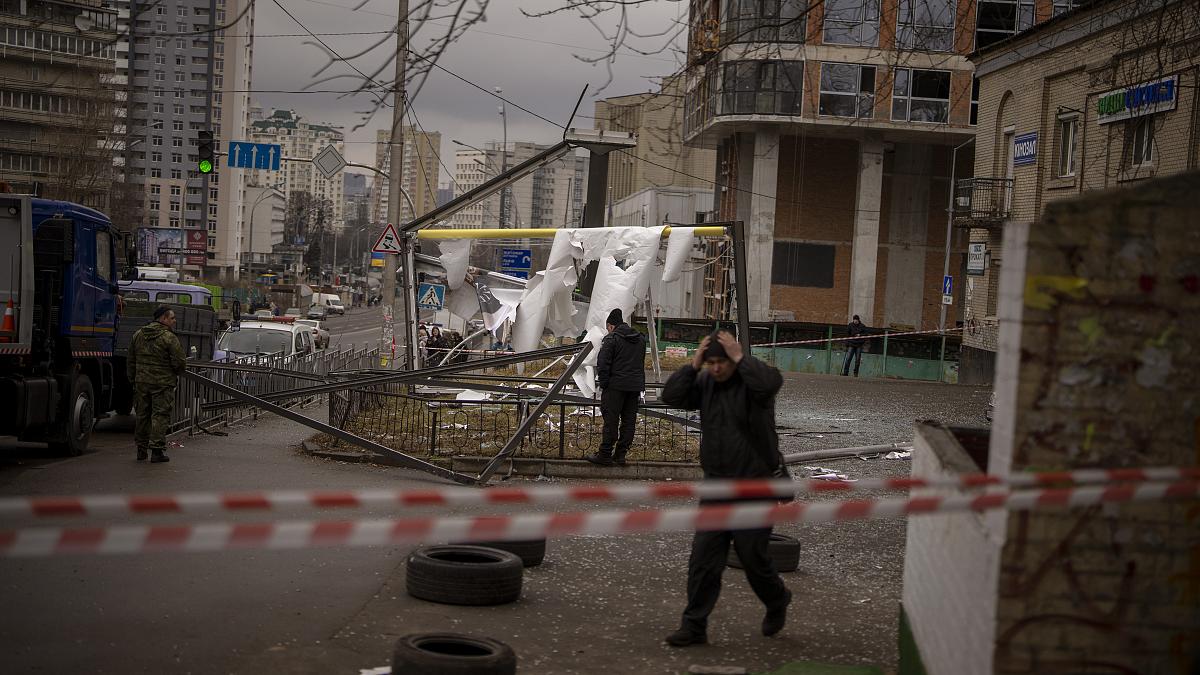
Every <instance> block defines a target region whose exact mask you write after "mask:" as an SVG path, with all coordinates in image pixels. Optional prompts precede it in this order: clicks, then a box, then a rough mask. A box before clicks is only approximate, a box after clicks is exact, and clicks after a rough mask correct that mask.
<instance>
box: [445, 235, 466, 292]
mask: <svg viewBox="0 0 1200 675" xmlns="http://www.w3.org/2000/svg"><path fill="white" fill-rule="evenodd" d="M438 250H440V251H441V255H440V256H438V257H439V259H441V261H442V267H443V268H445V270H446V285H447V286H449V287H450V290H452V291H453V290H455V289H457V288H458V287H459V286H462V284H463V281H464V280H465V279H466V276H467V264H468V263H469V262H470V259H471V240H470V239H443V240H442V241H440V242H438Z"/></svg>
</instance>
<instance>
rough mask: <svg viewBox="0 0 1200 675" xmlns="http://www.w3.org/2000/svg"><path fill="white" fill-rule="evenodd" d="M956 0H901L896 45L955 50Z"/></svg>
mask: <svg viewBox="0 0 1200 675" xmlns="http://www.w3.org/2000/svg"><path fill="white" fill-rule="evenodd" d="M956 6H957V3H956V2H954V1H953V0H900V12H899V14H898V15H897V19H896V48H897V49H914V50H919V51H929V52H948V51H951V50H953V49H954V10H955V7H956Z"/></svg>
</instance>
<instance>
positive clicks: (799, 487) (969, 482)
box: [0, 467, 1200, 518]
mask: <svg viewBox="0 0 1200 675" xmlns="http://www.w3.org/2000/svg"><path fill="white" fill-rule="evenodd" d="M1185 480H1200V468H1190V467H1189V468H1176V467H1153V468H1142V469H1082V470H1078V471H1051V472H1043V473H1018V474H1013V475H1010V476H994V475H990V474H964V475H961V476H950V477H939V478H875V479H869V478H868V479H861V480H857V481H844V480H813V479H804V480H796V481H786V480H783V481H768V480H738V481H700V482H696V483H628V484H618V485H591V486H569V485H534V486H529V487H494V488H486V489H482V490H480V489H475V488H463V487H445V488H437V489H425V490H345V491H298V490H285V491H264V492H244V493H215V492H211V493H206V492H200V493H181V494H174V495H132V496H130V495H94V496H82V497H9V498H3V499H0V518H19V517H59V516H85V517H86V516H103V515H138V514H153V513H202V512H211V511H230V512H239V511H279V510H287V509H297V508H315V509H339V508H375V507H383V508H388V507H397V506H399V507H414V506H463V505H483V504H569V503H582V502H647V501H664V500H684V499H755V498H766V497H789V496H791V495H793V494H796V493H797V492H842V491H850V490H911V489H916V488H980V487H989V486H1008V487H1012V488H1029V487H1047V486H1053V485H1092V484H1097V483H1118V482H1132V483H1137V482H1148V481H1158V482H1165V481H1185Z"/></svg>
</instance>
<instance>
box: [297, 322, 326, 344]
mask: <svg viewBox="0 0 1200 675" xmlns="http://www.w3.org/2000/svg"><path fill="white" fill-rule="evenodd" d="M296 323H298V324H300V325H302V326H311V327H312V331H313V342H315V343H316V345H317V349H325V348H326V347H328V346H329V331H327V330H325V329H324V328H322V327H321V322H320V321H318V320H316V319H296Z"/></svg>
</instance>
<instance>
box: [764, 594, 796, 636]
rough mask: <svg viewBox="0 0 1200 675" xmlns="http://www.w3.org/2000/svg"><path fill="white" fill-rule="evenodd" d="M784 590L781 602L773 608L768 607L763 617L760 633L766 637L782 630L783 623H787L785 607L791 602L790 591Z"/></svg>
mask: <svg viewBox="0 0 1200 675" xmlns="http://www.w3.org/2000/svg"><path fill="white" fill-rule="evenodd" d="M785 592H786V593H787V595H786V596H784V600H783V602H782V603H780V604H779V606H778V607H775V608H774V609H768V610H767V615H766V616H764V617H763V623H762V634H763V635H766V636H767V637H771V636H772V635H774V634H776V633H778V632H779V631H781V630H783V625H784V624H785V623H787V609H788V605H790V604H792V592H791V591H785Z"/></svg>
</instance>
